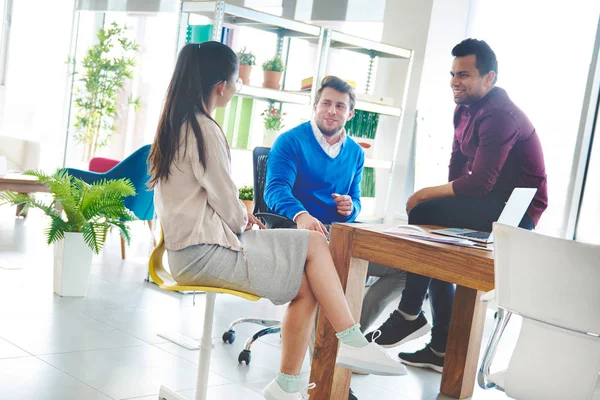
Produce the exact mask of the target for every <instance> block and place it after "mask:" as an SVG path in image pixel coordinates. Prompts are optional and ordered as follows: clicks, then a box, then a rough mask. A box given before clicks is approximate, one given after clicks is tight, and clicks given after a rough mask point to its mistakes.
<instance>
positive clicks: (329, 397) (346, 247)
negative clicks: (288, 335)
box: [310, 225, 368, 400]
mask: <svg viewBox="0 0 600 400" xmlns="http://www.w3.org/2000/svg"><path fill="white" fill-rule="evenodd" d="M353 236H354V235H353V233H352V231H349V230H344V229H341V228H339V227H335V225H334V228H333V229H332V232H331V240H330V244H329V247H330V249H331V253H332V256H333V262H334V263H335V266H336V269H337V272H338V274H339V276H340V281H341V283H342V288H343V289H344V293H345V294H346V299H347V301H348V305H349V306H350V311H351V312H352V315H353V316H354V319H355V320H356V321H359V320H360V312H361V308H362V298H363V292H364V288H365V281H366V278H367V265H368V263H367V261H365V260H360V259H357V258H351V250H352V245H353V239H354V238H353ZM337 350H338V339H337V338H336V337H335V331H334V329H333V327H332V326H331V324H330V323H329V321H328V320H327V318H326V317H325V313H323V312H319V318H318V322H317V333H316V341H315V349H314V352H313V359H312V367H311V370H310V382H314V383H315V384H316V388H315V389H313V390H311V393H310V398H311V400H312V399H315V400H347V399H348V389H349V387H350V377H351V375H352V374H351V372H350V371H349V370H347V369H345V368H341V367H337V366H336V365H335V360H336V356H337Z"/></svg>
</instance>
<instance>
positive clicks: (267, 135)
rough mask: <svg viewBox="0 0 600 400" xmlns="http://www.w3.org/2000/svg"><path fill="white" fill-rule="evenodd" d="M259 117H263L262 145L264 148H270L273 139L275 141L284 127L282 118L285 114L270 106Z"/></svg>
mask: <svg viewBox="0 0 600 400" xmlns="http://www.w3.org/2000/svg"><path fill="white" fill-rule="evenodd" d="M260 115H262V116H263V119H264V127H265V132H264V136H263V145H264V146H265V147H271V146H272V145H273V143H275V139H277V136H279V133H280V132H281V130H282V129H283V128H284V127H285V125H283V116H284V115H286V114H285V113H282V112H281V111H280V110H278V109H277V108H275V107H273V105H272V104H271V105H270V106H269V108H268V109H266V110H265V111H263V112H262V113H261V114H260Z"/></svg>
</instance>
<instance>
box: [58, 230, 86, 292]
mask: <svg viewBox="0 0 600 400" xmlns="http://www.w3.org/2000/svg"><path fill="white" fill-rule="evenodd" d="M92 256H93V252H92V249H90V248H89V247H88V245H87V244H85V242H84V240H83V234H82V233H76V232H67V233H65V238H64V239H63V240H61V241H59V242H55V243H54V292H55V293H56V294H58V295H59V296H73V297H81V296H85V294H86V292H87V286H88V278H89V276H90V268H91V266H92Z"/></svg>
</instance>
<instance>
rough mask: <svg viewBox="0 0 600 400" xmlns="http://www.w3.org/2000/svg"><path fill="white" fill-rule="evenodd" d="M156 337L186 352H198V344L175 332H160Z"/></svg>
mask: <svg viewBox="0 0 600 400" xmlns="http://www.w3.org/2000/svg"><path fill="white" fill-rule="evenodd" d="M156 335H157V336H159V337H161V338H163V339H167V340H168V341H169V342H171V343H175V344H177V345H179V346H181V347H183V348H186V349H188V350H198V349H199V348H200V342H198V341H197V340H194V339H192V338H189V337H187V336H184V335H182V334H180V333H177V332H161V333H157V334H156ZM213 348H214V346H213Z"/></svg>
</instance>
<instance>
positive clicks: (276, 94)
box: [238, 85, 310, 106]
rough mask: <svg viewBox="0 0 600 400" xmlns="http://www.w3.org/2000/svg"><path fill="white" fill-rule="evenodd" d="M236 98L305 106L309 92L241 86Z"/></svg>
mask: <svg viewBox="0 0 600 400" xmlns="http://www.w3.org/2000/svg"><path fill="white" fill-rule="evenodd" d="M238 96H244V97H251V98H253V99H259V100H273V101H279V102H282V103H290V104H300V105H303V106H307V105H309V104H310V92H293V91H286V90H274V89H266V88H262V87H256V86H246V85H244V86H242V90H241V91H240V92H239V93H238Z"/></svg>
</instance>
